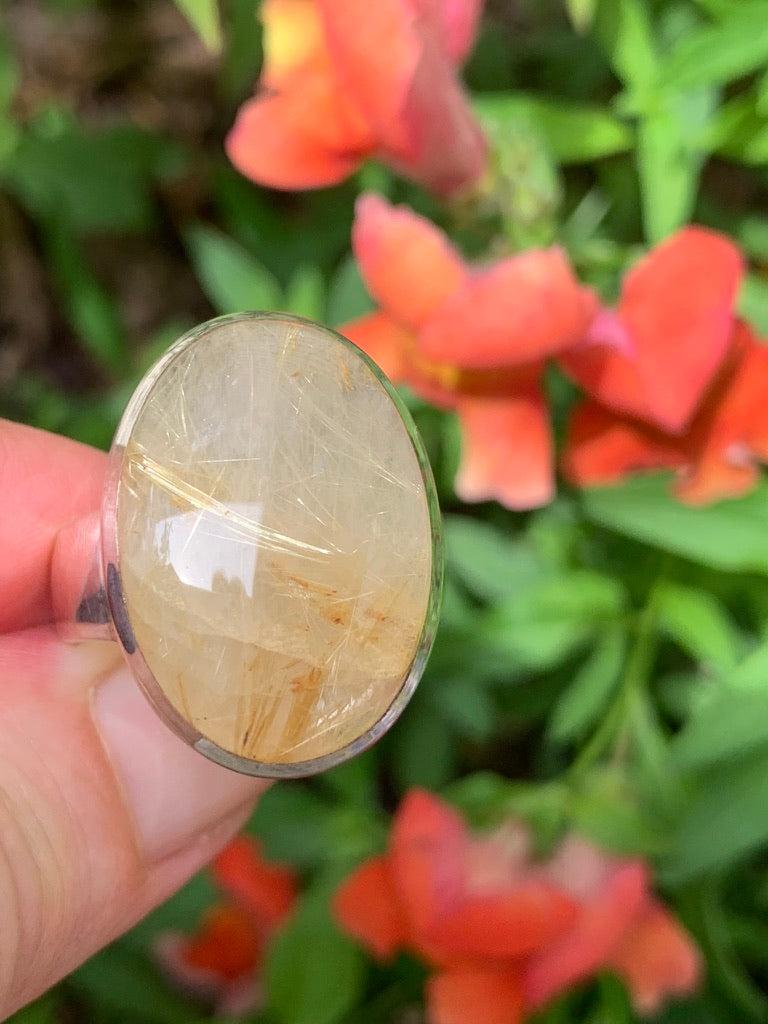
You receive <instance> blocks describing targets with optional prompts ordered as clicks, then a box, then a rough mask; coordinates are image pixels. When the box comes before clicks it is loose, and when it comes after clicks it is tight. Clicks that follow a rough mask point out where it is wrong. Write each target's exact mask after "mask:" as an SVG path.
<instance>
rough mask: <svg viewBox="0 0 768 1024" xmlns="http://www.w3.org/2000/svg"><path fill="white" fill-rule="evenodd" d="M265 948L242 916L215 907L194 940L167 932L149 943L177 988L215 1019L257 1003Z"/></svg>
mask: <svg viewBox="0 0 768 1024" xmlns="http://www.w3.org/2000/svg"><path fill="white" fill-rule="evenodd" d="M263 946H264V936H263V935H262V934H261V933H260V932H259V930H258V929H257V927H256V924H255V922H254V921H253V919H252V918H251V917H250V915H249V914H248V913H247V912H246V911H244V910H242V909H241V908H239V907H236V906H229V905H224V904H219V905H216V906H214V907H212V908H211V909H210V910H209V911H208V913H207V914H206V916H205V917H204V919H203V921H202V923H201V926H200V928H199V930H198V931H197V933H196V934H195V935H193V936H191V937H190V936H187V935H183V934H180V933H178V932H165V933H163V934H161V935H159V936H158V937H157V939H156V940H155V942H154V943H153V952H154V955H155V958H156V961H157V964H158V966H159V967H160V968H161V969H162V970H163V972H164V973H165V974H166V975H167V976H168V978H169V980H170V981H171V982H173V984H174V985H176V987H177V988H179V989H181V990H182V991H184V992H186V993H188V994H189V995H190V996H193V997H194V998H197V999H203V1000H206V1001H208V1002H211V1003H213V1004H214V1006H215V1007H216V1012H217V1015H219V1014H220V1015H221V1016H226V1017H230V1016H237V1017H239V1016H242V1015H244V1014H246V1013H248V1012H250V1011H251V1010H253V1009H254V1007H256V1006H257V1005H258V1003H259V998H260V993H259V989H258V984H257V969H258V966H259V964H260V961H261V959H262V954H263Z"/></svg>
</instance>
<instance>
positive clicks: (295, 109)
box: [227, 0, 486, 196]
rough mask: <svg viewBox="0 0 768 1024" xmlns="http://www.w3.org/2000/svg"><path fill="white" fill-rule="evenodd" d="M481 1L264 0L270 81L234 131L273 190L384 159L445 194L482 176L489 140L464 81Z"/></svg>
mask: <svg viewBox="0 0 768 1024" xmlns="http://www.w3.org/2000/svg"><path fill="white" fill-rule="evenodd" d="M480 8H481V0H460V2H457V0H376V3H372V4H367V3H366V4H363V3H360V2H359V0H264V3H263V4H262V9H261V16H262V20H263V23H264V53H265V62H264V70H263V72H262V78H261V89H260V91H259V93H258V94H257V95H256V97H255V98H254V99H252V100H250V101H249V102H247V103H246V104H245V105H244V106H243V107H242V108H241V110H240V112H239V114H238V117H237V120H236V122H235V125H234V127H233V128H232V131H231V132H230V134H229V137H228V139H227V152H228V154H229V157H230V159H231V160H232V162H233V164H234V165H235V166H236V167H237V168H238V170H240V171H241V172H242V173H243V174H245V175H246V176H247V177H249V178H252V179H253V180H254V181H257V182H259V183H261V184H263V185H268V186H271V187H273V188H287V189H303V188H318V187H322V186H325V185H334V184H337V183H338V182H340V181H343V180H344V178H346V177H348V175H350V174H351V173H352V172H353V171H354V170H355V169H356V168H357V167H359V165H360V164H361V163H362V162H363V160H365V158H366V157H368V156H373V155H376V156H379V157H380V158H381V159H383V160H384V161H385V162H386V163H388V164H390V165H391V166H393V167H394V168H396V169H397V170H398V171H401V172H403V173H405V174H407V175H409V176H410V177H412V178H414V179H415V180H416V181H419V182H421V183H422V184H424V185H426V186H427V187H428V188H430V189H433V190H434V191H435V192H437V193H438V194H439V195H442V196H450V195H453V194H456V193H460V192H461V191H463V190H466V189H467V188H469V187H471V186H472V185H474V184H475V183H476V182H477V180H478V179H479V178H480V176H481V175H482V173H483V170H484V168H485V157H486V147H485V142H484V140H483V137H482V135H481V133H480V129H479V126H478V125H477V123H476V121H475V118H474V116H473V115H472V112H471V110H470V108H469V105H468V103H467V100H466V97H465V95H464V93H463V91H462V88H461V85H460V83H459V81H458V78H457V67H458V66H459V65H460V64H461V62H462V61H463V60H464V58H465V57H466V55H467V53H468V51H469V50H470V48H471V46H472V43H473V41H474V37H475V32H476V28H477V21H478V18H479V15H480Z"/></svg>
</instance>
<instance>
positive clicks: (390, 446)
mask: <svg viewBox="0 0 768 1024" xmlns="http://www.w3.org/2000/svg"><path fill="white" fill-rule="evenodd" d="M117 545H118V552H119V565H120V573H121V577H122V588H123V595H124V601H125V607H126V610H127V613H128V618H129V620H130V624H131V627H132V630H133V634H134V636H135V640H136V643H137V646H138V649H139V651H140V652H141V655H142V656H143V659H144V661H145V662H146V665H147V667H148V669H149V670H150V672H151V674H152V676H153V677H154V680H155V681H156V682H157V684H158V685H159V687H160V689H161V690H162V692H163V694H164V695H165V697H166V698H167V699H168V701H170V703H171V704H172V705H173V707H174V708H175V710H176V711H177V712H178V714H179V715H180V716H181V717H182V718H183V719H185V720H186V721H187V722H188V723H189V724H190V725H191V726H192V728H193V730H195V731H196V732H198V733H199V734H200V735H201V736H202V737H205V738H206V739H208V740H210V741H212V742H213V743H214V744H216V745H217V746H218V747H220V748H222V749H223V750H224V751H228V752H231V753H232V754H234V755H236V756H238V757H242V758H247V759H249V760H253V761H256V762H263V763H271V764H293V763H297V762H303V761H307V760H310V759H314V758H318V757H323V756H324V755H327V754H330V753H332V752H334V751H338V750H339V749H341V748H342V747H345V746H346V745H347V744H349V743H351V742H352V741H354V740H356V739H357V738H358V737H360V736H362V735H363V734H365V733H366V732H367V731H368V730H369V729H370V728H371V727H372V726H374V725H375V723H377V722H378V721H379V720H380V719H381V718H382V716H383V715H384V714H385V712H386V711H387V709H388V708H389V707H390V705H391V704H392V702H393V701H394V700H395V698H396V697H397V695H398V693H399V692H400V690H401V688H402V686H403V683H404V680H405V679H406V678H407V677H408V674H409V671H410V668H411V665H412V663H413V661H414V658H415V657H416V655H417V652H418V650H419V645H420V641H421V638H422V633H423V630H424V626H425V621H426V620H427V617H428V615H429V610H430V591H431V582H432V569H433V565H432V560H433V535H432V523H431V521H430V509H429V503H428V500H427V495H426V493H425V482H424V478H423V475H422V469H421V466H420V464H419V460H418V458H417V455H416V452H415V449H414V444H413V441H412V440H411V437H410V436H409V433H408V430H407V428H406V426H405V424H404V423H403V420H402V419H401V416H400V413H399V412H398V410H397V408H396V406H395V404H394V403H393V401H392V398H391V397H390V396H389V394H388V393H387V391H386V389H385V388H384V386H383V385H382V383H381V381H380V380H379V379H378V377H377V375H376V374H375V373H374V372H373V371H372V370H371V368H370V366H369V365H368V364H367V363H366V362H365V361H364V360H363V359H362V358H361V357H360V355H359V354H358V353H357V352H356V351H355V350H354V349H353V348H352V347H350V346H348V345H346V344H345V343H343V342H342V341H340V339H338V337H336V336H335V335H333V334H332V333H330V332H328V331H326V330H324V329H323V328H320V327H316V326H314V325H312V324H309V323H304V322H301V321H298V322H297V321H293V320H291V319H289V318H280V317H272V318H266V317H262V318H250V319H249V318H233V319H231V320H221V321H218V322H214V324H213V325H212V326H211V325H209V328H208V330H207V332H206V333H204V334H203V335H202V336H201V337H200V338H199V339H197V340H196V341H194V342H193V343H191V344H188V345H186V346H182V348H181V349H180V351H179V352H178V354H177V355H176V356H175V357H174V358H173V359H172V361H171V362H170V363H169V365H168V366H167V368H166V369H165V371H164V372H163V373H162V374H161V375H160V376H159V377H158V378H157V380H156V381H155V383H154V385H153V387H152V389H151V391H150V392H149V394H148V396H147V398H146V399H145V401H144V403H143V404H142V405H141V406H140V407H139V410H138V414H137V418H136V421H135V423H134V425H133V427H132V430H131V432H130V437H129V439H128V440H127V442H126V444H125V452H124V456H123V461H122V465H121V469H120V477H119V483H118V491H117Z"/></svg>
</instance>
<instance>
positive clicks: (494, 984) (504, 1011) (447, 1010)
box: [427, 966, 523, 1024]
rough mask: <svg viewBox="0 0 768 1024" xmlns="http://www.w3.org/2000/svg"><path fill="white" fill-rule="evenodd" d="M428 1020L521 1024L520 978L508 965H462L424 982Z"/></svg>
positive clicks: (434, 1023)
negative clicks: (425, 984)
mask: <svg viewBox="0 0 768 1024" xmlns="http://www.w3.org/2000/svg"><path fill="white" fill-rule="evenodd" d="M427 1012H428V1019H429V1024H521V1022H522V1020H523V1000H522V996H521V992H520V980H519V977H518V975H517V972H516V971H515V970H514V968H511V967H500V968H495V967H492V966H488V967H484V966H464V967H456V968H452V969H450V970H448V971H445V972H443V973H441V974H434V975H433V976H432V977H431V978H430V979H429V981H428V982H427Z"/></svg>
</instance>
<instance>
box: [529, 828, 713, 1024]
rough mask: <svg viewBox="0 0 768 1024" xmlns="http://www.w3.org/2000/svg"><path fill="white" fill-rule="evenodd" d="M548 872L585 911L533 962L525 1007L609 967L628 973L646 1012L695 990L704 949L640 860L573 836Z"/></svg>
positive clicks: (639, 1004) (539, 1003)
mask: <svg viewBox="0 0 768 1024" xmlns="http://www.w3.org/2000/svg"><path fill="white" fill-rule="evenodd" d="M542 870H543V872H544V874H545V875H546V876H547V877H548V878H550V879H551V880H552V881H555V882H558V883H559V884H560V885H562V886H563V888H564V890H565V891H566V892H567V893H568V894H569V895H570V896H571V897H573V898H575V899H577V900H578V901H579V904H580V912H579V915H578V917H577V918H576V920H575V921H574V923H573V925H572V926H571V927H570V928H569V929H568V930H567V931H566V932H565V934H563V935H561V936H560V937H559V938H558V939H556V940H555V941H554V942H553V943H551V944H550V945H549V946H547V947H546V948H544V949H542V950H539V951H538V952H537V953H535V954H534V955H533V956H532V957H530V959H529V960H528V961H527V963H526V965H525V968H524V979H523V991H524V995H525V1003H526V1006H528V1007H530V1008H531V1009H534V1010H538V1009H539V1008H541V1007H542V1006H544V1005H545V1004H546V1003H548V1002H549V1000H550V999H552V998H554V997H555V996H556V995H559V994H560V993H561V992H563V991H564V990H566V989H567V988H569V987H570V986H572V985H574V984H577V983H578V982H581V981H585V980H587V979H588V978H590V977H592V976H593V975H594V974H595V973H596V972H598V971H602V970H610V971H613V972H614V973H616V974H618V975H619V977H621V978H622V979H623V981H624V982H625V983H626V985H627V988H628V989H629V992H630V995H631V997H632V1002H633V1004H634V1005H635V1007H636V1009H637V1010H638V1011H639V1012H641V1013H649V1012H654V1011H656V1010H657V1009H658V1008H659V1007H660V1006H661V1005H662V1004H663V1003H664V1001H665V999H666V998H667V997H668V996H670V995H685V994H687V993H689V992H691V991H693V990H694V988H695V987H696V985H697V984H698V981H699V978H700V975H701V960H700V957H699V953H698V950H697V949H696V947H695V946H694V944H693V942H692V941H691V939H690V937H689V936H688V935H687V934H686V932H685V931H683V929H682V928H681V927H680V925H678V924H677V922H676V921H675V920H674V918H673V917H672V916H671V915H670V913H669V911H668V910H667V909H666V908H665V907H663V906H662V905H661V903H659V902H658V901H657V900H656V899H655V897H653V895H652V894H651V893H650V892H649V891H648V873H647V869H646V867H645V865H644V864H643V863H642V862H641V861H638V860H623V861H622V860H617V859H616V858H613V857H610V856H608V855H607V854H606V853H604V852H603V851H602V850H599V849H597V847H595V846H593V845H592V844H591V843H589V842H587V841H586V840H584V839H582V838H581V837H579V836H575V835H570V836H568V837H566V839H565V840H564V841H563V843H562V844H561V846H560V847H559V849H558V850H557V852H556V853H555V855H554V857H553V858H552V859H551V861H550V862H549V863H548V864H546V865H544V866H543V867H542Z"/></svg>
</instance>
